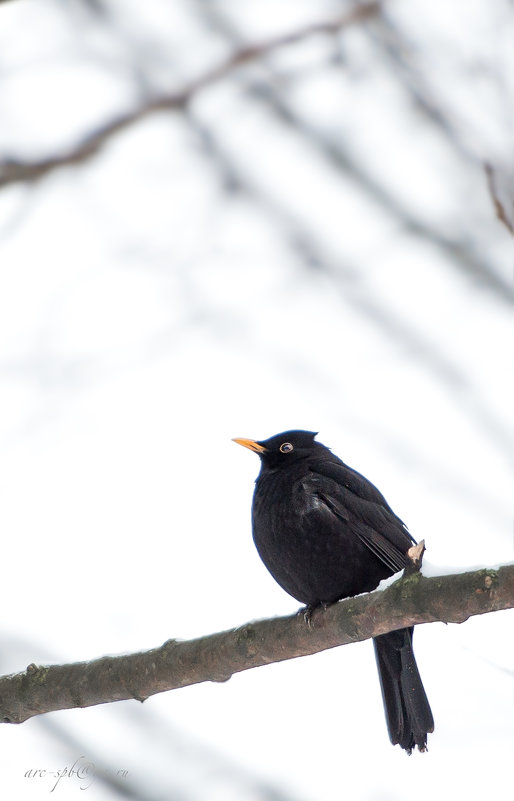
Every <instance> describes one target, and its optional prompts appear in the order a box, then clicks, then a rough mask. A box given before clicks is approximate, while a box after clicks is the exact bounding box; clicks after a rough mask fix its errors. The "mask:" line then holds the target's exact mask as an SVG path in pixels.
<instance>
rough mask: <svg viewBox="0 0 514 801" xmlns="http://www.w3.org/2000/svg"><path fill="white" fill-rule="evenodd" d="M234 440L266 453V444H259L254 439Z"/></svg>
mask: <svg viewBox="0 0 514 801" xmlns="http://www.w3.org/2000/svg"><path fill="white" fill-rule="evenodd" d="M232 442H237V444H238V445H242V446H243V448H249V449H250V450H251V451H254V452H255V453H266V448H265V447H264V445H259V443H258V442H255V440H253V439H233V440H232Z"/></svg>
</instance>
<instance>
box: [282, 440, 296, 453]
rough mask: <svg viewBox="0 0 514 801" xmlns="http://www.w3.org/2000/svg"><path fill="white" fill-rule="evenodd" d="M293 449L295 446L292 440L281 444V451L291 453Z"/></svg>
mask: <svg viewBox="0 0 514 801" xmlns="http://www.w3.org/2000/svg"><path fill="white" fill-rule="evenodd" d="M292 450H294V448H293V446H292V445H291V443H290V442H283V443H282V445H281V446H280V453H289V452H290V451H292Z"/></svg>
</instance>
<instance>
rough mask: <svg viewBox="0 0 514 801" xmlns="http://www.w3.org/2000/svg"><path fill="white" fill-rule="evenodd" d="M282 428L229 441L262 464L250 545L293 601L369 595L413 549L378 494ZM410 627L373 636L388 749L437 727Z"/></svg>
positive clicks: (421, 741)
mask: <svg viewBox="0 0 514 801" xmlns="http://www.w3.org/2000/svg"><path fill="white" fill-rule="evenodd" d="M315 437H316V433H314V432H312V431H285V432H284V433H282V434H277V435H276V436H274V437H270V438H269V439H266V440H262V441H259V442H257V441H254V440H251V439H235V440H234V442H237V443H238V444H239V445H243V446H244V447H245V448H249V449H250V450H252V451H255V452H256V453H257V454H258V455H259V457H260V460H261V470H260V473H259V476H258V478H257V480H256V486H255V492H254V496H253V504H252V528H253V539H254V542H255V545H256V547H257V551H258V552H259V556H260V557H261V559H262V561H263V562H264V564H265V565H266V567H267V568H268V570H269V572H270V573H271V575H272V576H273V578H274V579H275V580H276V581H277V582H278V583H279V584H280V586H281V587H282V588H283V589H284V590H285V591H286V592H288V593H289V594H290V595H292V596H293V598H296V599H297V600H298V601H300V602H301V603H303V604H306V606H307V609H306V611H307V614H308V616H310V615H311V614H312V612H313V610H314V609H315V608H316V607H318V606H327V605H328V604H332V603H334V602H335V601H338V600H340V599H341V598H346V597H348V596H351V595H358V594H359V593H361V592H369V591H371V590H374V589H375V588H376V587H377V586H378V584H379V582H380V581H381V580H382V579H384V578H387V577H388V576H392V575H393V574H394V573H396V572H397V571H399V570H402V569H403V568H404V567H405V566H406V565H407V564H408V561H409V560H408V557H407V551H408V550H409V548H410V547H411V546H412V545H413V544H415V540H414V539H413V538H412V537H411V535H410V534H409V532H408V530H407V527H406V526H405V524H404V523H403V522H402V521H401V520H400V518H399V517H397V516H396V515H395V513H394V512H393V511H392V509H391V507H390V506H389V505H388V503H387V502H386V500H385V498H384V497H383V495H382V494H381V493H380V492H379V491H378V490H377V488H376V487H375V486H374V485H373V484H372V483H371V482H370V481H368V480H367V479H366V478H364V476H362V475H361V474H360V473H357V472H356V471H355V470H353V469H352V468H351V467H348V465H346V464H345V463H344V462H343V461H341V459H338V457H337V456H334V454H333V453H332V452H331V451H330V450H329V449H328V448H326V447H325V446H324V445H322V444H321V443H320V442H316V440H315ZM412 634H413V627H412V626H411V627H409V628H405V629H399V630H398V631H392V632H390V633H388V634H382V635H380V636H378V637H374V639H373V645H374V648H375V656H376V661H377V667H378V673H379V677H380V686H381V689H382V698H383V701H384V710H385V716H386V721H387V727H388V730H389V736H390V739H391V742H392V743H393V745H395V744H396V743H398V744H399V745H400V746H401V747H402V748H404V749H405V750H406V751H407V752H408V753H409V754H410V753H411V752H412V749H413V748H415V747H416V746H417V747H418V748H419V750H420V751H425V750H426V745H427V733H428V732H431V731H433V729H434V721H433V718H432V712H431V710H430V705H429V703H428V699H427V696H426V694H425V690H424V687H423V684H422V682H421V678H420V675H419V672H418V668H417V665H416V660H415V658H414V652H413V650H412Z"/></svg>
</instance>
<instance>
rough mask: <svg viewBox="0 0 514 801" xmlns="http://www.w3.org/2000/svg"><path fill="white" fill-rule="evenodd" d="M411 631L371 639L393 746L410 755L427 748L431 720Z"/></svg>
mask: <svg viewBox="0 0 514 801" xmlns="http://www.w3.org/2000/svg"><path fill="white" fill-rule="evenodd" d="M413 631H414V627H411V628H409V629H399V630H398V631H391V632H389V634H381V635H380V636H379V637H375V638H374V639H373V645H374V646H375V656H376V658H377V667H378V675H379V677H380V686H381V688H382V698H383V700H384V709H385V715H386V720H387V728H388V729H389V737H390V738H391V742H392V743H393V745H396V743H399V744H400V745H401V747H402V748H405V750H406V751H407V752H408V753H409V754H410V753H411V752H412V749H413V748H415V747H416V746H418V748H419V750H420V751H425V750H426V747H427V734H428V733H429V732H431V731H434V719H433V717H432V711H431V709H430V704H429V703H428V698H427V696H426V693H425V688H424V687H423V684H422V682H421V676H420V675H419V671H418V666H417V665H416V660H415V658H414V651H413V650H412V634H413Z"/></svg>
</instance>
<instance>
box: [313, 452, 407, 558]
mask: <svg viewBox="0 0 514 801" xmlns="http://www.w3.org/2000/svg"><path fill="white" fill-rule="evenodd" d="M310 468H311V474H310V478H309V483H310V485H311V489H312V491H313V492H315V493H316V495H317V496H318V498H319V499H320V500H321V501H322V502H323V503H324V504H325V505H326V506H327V507H328V509H329V510H330V512H331V513H332V514H333V515H335V516H336V517H337V518H339V519H340V520H342V521H344V522H345V523H346V524H347V526H348V527H349V528H350V529H351V531H352V532H353V533H354V534H355V536H356V537H358V539H359V540H360V541H361V542H362V543H363V544H364V545H366V547H367V548H368V549H369V550H370V551H371V552H372V553H373V554H374V555H375V556H376V557H377V558H378V559H380V561H381V562H383V563H384V564H385V565H386V566H387V567H388V568H389V569H390V570H391V571H392V572H393V573H396V572H397V571H398V570H403V568H404V567H405V566H406V564H407V557H406V553H407V551H408V549H409V548H410V546H411V545H412V543H413V542H415V540H414V539H413V537H412V536H411V535H410V534H409V532H408V530H407V527H406V526H405V524H404V523H403V521H402V520H400V518H399V517H397V516H396V515H395V514H394V512H393V511H392V509H391V508H390V506H389V505H388V504H387V502H386V500H385V498H384V497H383V495H382V494H381V493H380V492H379V491H378V490H377V488H376V487H375V486H374V485H373V484H372V483H371V482H370V481H368V480H367V479H366V478H364V476H362V475H360V473H357V472H356V471H355V470H352V469H351V468H350V467H348V466H347V465H345V464H344V463H343V462H335V461H332V460H330V461H329V460H326V459H323V460H319V461H316V462H315V463H313V464H311V465H310Z"/></svg>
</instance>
